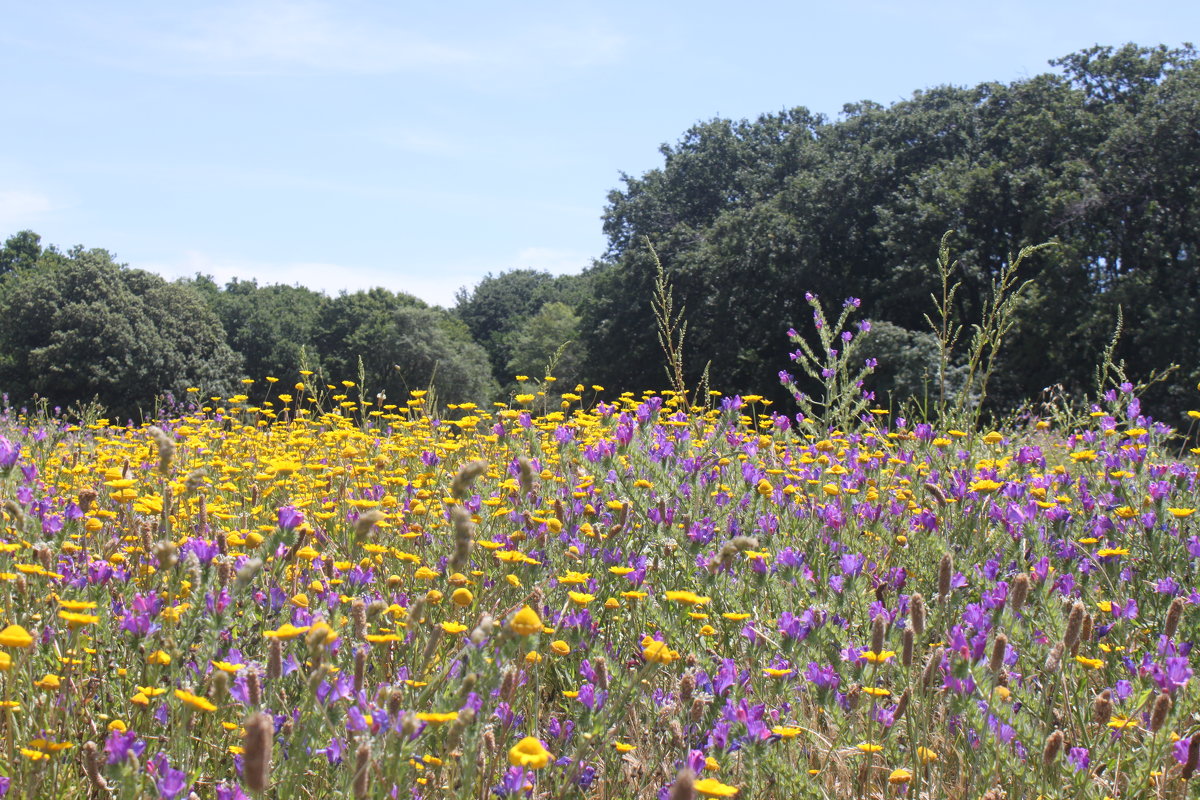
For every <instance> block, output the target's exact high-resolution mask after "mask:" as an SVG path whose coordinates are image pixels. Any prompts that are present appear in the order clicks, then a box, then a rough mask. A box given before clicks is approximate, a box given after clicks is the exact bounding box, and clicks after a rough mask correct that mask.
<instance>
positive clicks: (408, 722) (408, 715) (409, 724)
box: [400, 711, 417, 739]
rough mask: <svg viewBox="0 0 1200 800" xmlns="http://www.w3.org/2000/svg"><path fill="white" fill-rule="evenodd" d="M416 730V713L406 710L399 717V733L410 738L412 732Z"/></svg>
mask: <svg viewBox="0 0 1200 800" xmlns="http://www.w3.org/2000/svg"><path fill="white" fill-rule="evenodd" d="M416 732H417V714H416V712H415V711H406V712H404V716H403V717H401V719H400V735H401V736H403V737H404V738H405V739H411V738H412V737H413V734H415V733H416Z"/></svg>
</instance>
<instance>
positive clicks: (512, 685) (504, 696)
mask: <svg viewBox="0 0 1200 800" xmlns="http://www.w3.org/2000/svg"><path fill="white" fill-rule="evenodd" d="M516 688H517V670H516V669H515V668H513V667H506V668H505V670H504V674H503V675H502V676H501V678H500V702H502V703H507V702H508V701H509V700H510V699H511V698H512V695H513V692H514V691H515V690H516Z"/></svg>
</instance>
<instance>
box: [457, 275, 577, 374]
mask: <svg viewBox="0 0 1200 800" xmlns="http://www.w3.org/2000/svg"><path fill="white" fill-rule="evenodd" d="M584 283H585V282H584V280H583V279H581V278H580V277H579V276H572V275H563V276H558V277H555V276H553V275H551V274H550V273H548V272H537V271H535V270H531V269H516V270H510V271H507V272H501V273H500V274H499V275H495V276H493V275H492V274H491V273H489V274H488V275H487V276H486V277H485V278H484V279H483V280H482V281H480V282H479V284H478V285H477V286H475V288H474V289H472V290H471V291H467V290H466V289H460V290H459V292H458V294H457V296H456V300H457V302H456V304H455V306H454V313H455V314H456V315H457V316H458V317H459V318H460V319H461V320H462V321H463V322H464V323H465V324H466V326H467V330H468V331H470V333H471V336H472V337H473V338H474V339H475V341H476V342H478V343H479V344H480V345H482V346H483V348H484V349H485V350H487V353H488V359H489V361H490V363H491V365H492V376H493V377H494V378H495V380H496V382H497V383H499V384H500V385H502V386H508V385H510V384H511V381H512V378H513V375H514V374H516V373H514V372H513V371H512V369H511V368H510V367H509V363H510V362H513V361H515V362H517V363H519V364H522V365H525V366H522V367H521V371H522V372H526V371H529V372H539V371H540V370H541V369H542V367H543V366H544V361H543V362H542V364H539V365H538V366H537V369H533V368H532V367H530V366H529V365H530V364H531V362H536V361H537V360H538V359H539V358H543V357H544V345H545V344H547V343H546V342H544V341H531V340H530V338H529V335H527V334H525V333H522V329H525V328H527V326H528V325H529V324H530V321H531V320H532V319H533V317H534V316H535V315H536V314H537V313H538V312H539V311H540V310H541V309H542V307H543V306H544V305H545V304H547V303H554V302H556V303H563V304H566V305H567V306H570V307H572V308H574V307H575V306H577V305H578V303H579V302H580V299H581V298H582V296H583V294H584V292H585V291H586V289H585V286H584ZM550 313H551V314H552V315H555V316H558V317H560V321H561V311H559V312H553V311H552V312H550ZM537 324H538V325H539V326H540V325H544V324H545V320H544V321H543V322H540V323H537ZM530 335H532V336H533V338H534V339H536V338H537V334H530ZM563 341H565V340H560V341H558V342H555V343H554V347H555V348H557V347H558V346H559V345H560V344H562V342H563ZM530 345H533V346H534V348H535V349H534V350H533V351H524V352H522V351H520V350H519V349H518V348H519V347H521V346H530ZM581 351H582V348H579V347H576V357H579V353H580V352H581Z"/></svg>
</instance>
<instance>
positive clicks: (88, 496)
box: [76, 489, 99, 514]
mask: <svg viewBox="0 0 1200 800" xmlns="http://www.w3.org/2000/svg"><path fill="white" fill-rule="evenodd" d="M98 496H99V495H97V494H96V492H95V491H94V490H92V489H84V490H83V491H82V492H80V493H79V498H78V500H77V501H76V502H77V503H78V505H79V512H80V513H81V514H86V513H87V512H89V511H91V510H92V503H94V502H96V498H97V497H98Z"/></svg>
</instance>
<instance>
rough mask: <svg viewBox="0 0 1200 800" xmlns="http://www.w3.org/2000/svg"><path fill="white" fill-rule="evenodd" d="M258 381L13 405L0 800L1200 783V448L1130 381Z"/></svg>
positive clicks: (607, 794) (982, 792)
mask: <svg viewBox="0 0 1200 800" xmlns="http://www.w3.org/2000/svg"><path fill="white" fill-rule="evenodd" d="M269 380H271V381H272V383H271V384H270V387H269V388H270V389H271V390H272V393H271V394H270V395H269V398H270V399H269V400H268V401H266V402H260V403H257V404H251V403H250V401H249V400H248V398H247V397H244V396H240V397H232V398H226V399H217V398H213V399H212V400H210V401H207V402H205V401H203V400H201V399H200V395H199V393H193V394H191V395H189V396H190V397H192V398H195V402H194V404H193V405H192V406H191V408H190V409H188V410H186V411H183V412H180V413H178V414H175V415H172V416H170V417H167V416H164V417H163V418H161V419H159V420H158V421H157V424H156V425H154V426H150V425H142V426H120V425H112V424H110V423H109V422H108V421H105V420H98V421H92V422H87V423H81V424H78V425H71V424H68V423H66V422H63V421H60V420H57V419H55V418H54V417H53V415H50V416H47V415H44V414H43V415H33V416H30V417H22V416H19V415H16V414H15V413H14V414H11V415H9V416H6V417H5V418H4V419H3V420H2V421H0V432H2V433H3V434H4V438H3V439H0V486H2V489H0V500H2V501H3V515H4V520H3V524H4V529H3V533H2V534H0V687H2V695H3V696H2V698H0V748H2V752H3V755H2V756H0V776H2V777H0V795H4V794H5V792H7V796H8V797H10V798H13V797H21V798H33V797H38V798H42V797H76V798H84V797H90V798H107V797H114V798H141V797H162V798H183V797H189V796H195V797H199V798H220V799H221V800H229V799H230V798H242V797H278V798H323V797H334V796H337V797H354V798H366V797H380V798H382V797H389V798H400V797H402V798H410V797H423V798H438V797H459V798H484V797H491V796H500V797H536V798H565V797H583V798H613V799H616V798H630V799H632V798H654V797H661V798H667V797H670V798H675V799H676V800H685V799H686V798H693V797H706V796H707V797H728V796H733V795H735V794H736V795H738V796H741V797H772V798H776V797H777V798H801V797H850V796H853V797H879V798H885V797H931V798H938V797H948V798H979V797H987V798H993V799H994V798H1001V797H1009V798H1034V797H1038V796H1042V797H1046V798H1097V799H1099V798H1104V797H1112V798H1126V797H1186V796H1195V793H1196V791H1197V788H1196V787H1197V786H1200V778H1197V777H1196V776H1195V774H1194V773H1195V772H1196V768H1197V761H1198V758H1200V691H1198V689H1197V681H1196V680H1194V679H1193V661H1194V657H1193V655H1192V645H1193V642H1194V641H1195V640H1196V639H1197V638H1198V637H1200V611H1198V610H1197V604H1198V603H1200V587H1198V583H1200V582H1198V580H1197V568H1198V565H1200V530H1198V526H1197V523H1196V520H1197V519H1200V517H1197V516H1196V515H1195V510H1196V508H1197V506H1200V489H1198V486H1197V477H1198V463H1200V462H1198V459H1197V453H1200V451H1198V450H1192V451H1190V452H1188V451H1186V450H1184V451H1182V452H1180V451H1179V449H1178V445H1177V444H1172V443H1171V440H1169V439H1168V434H1169V431H1168V430H1167V429H1166V428H1165V427H1164V426H1161V425H1158V424H1156V423H1154V422H1153V421H1151V420H1148V419H1145V418H1143V417H1142V416H1141V413H1140V409H1139V407H1138V403H1137V401H1136V399H1134V398H1133V397H1132V395H1131V394H1130V393H1128V392H1127V391H1121V390H1114V391H1113V392H1111V393H1110V394H1109V395H1108V397H1107V398H1106V399H1107V403H1106V405H1103V406H1102V407H1097V408H1096V409H1095V411H1094V413H1093V414H1092V416H1091V417H1090V418H1088V420H1089V422H1088V425H1087V426H1085V427H1084V428H1083V429H1079V430H1059V429H1055V427H1054V426H1052V425H1051V424H1050V423H1048V422H1045V421H1042V422H1039V421H1037V420H1036V419H1033V420H1030V421H1029V422H1028V424H1027V425H1024V426H1022V427H1020V428H1014V429H1011V430H1006V431H1004V432H995V431H991V432H987V431H958V430H935V429H933V428H931V427H930V426H929V425H926V424H912V423H909V422H906V421H905V420H903V419H899V418H895V417H893V416H891V415H888V414H886V413H882V412H878V413H874V414H870V415H867V416H866V417H865V419H866V421H865V422H864V423H863V424H862V425H860V426H859V427H857V428H856V429H854V430H853V431H852V432H845V433H843V432H839V431H836V430H835V431H817V430H813V429H812V428H811V427H810V426H807V425H805V424H803V423H799V422H797V420H796V419H795V418H789V416H787V415H784V414H780V413H776V410H775V409H774V408H773V407H771V406H770V405H769V404H768V403H767V402H765V401H763V400H762V398H758V397H750V396H744V397H724V398H722V397H719V396H715V397H712V398H711V406H708V407H688V406H687V404H686V402H685V401H684V400H683V399H682V397H681V396H679V395H674V394H672V393H669V392H668V393H661V394H647V395H643V396H634V395H623V396H620V397H610V398H607V399H606V397H605V394H604V392H603V390H602V389H601V388H600V387H588V388H585V387H582V386H579V387H574V391H568V392H565V393H562V394H557V393H555V392H556V391H562V390H561V388H560V389H557V390H554V391H551V390H553V387H554V385H553V384H552V383H539V384H533V385H530V386H529V390H528V393H527V394H520V395H517V396H516V398H515V399H514V402H513V403H512V404H511V406H497V407H494V408H490V409H484V408H478V407H475V406H473V405H470V404H466V405H457V406H456V405H450V406H449V407H448V408H446V409H444V410H443V411H442V413H440V414H438V413H436V412H435V408H434V405H433V404H432V403H431V402H430V398H428V397H427V396H424V393H422V392H413V393H412V396H411V397H410V398H406V402H402V403H400V404H395V405H393V404H385V402H386V401H385V400H384V399H383V398H380V399H378V400H375V399H366V398H363V397H361V396H360V395H359V393H358V387H356V386H354V385H353V384H352V383H350V382H346V383H345V384H343V385H341V386H337V387H336V388H335V387H332V386H330V387H326V386H324V385H323V384H322V385H321V386H320V387H317V388H319V391H317V390H315V389H314V387H313V386H311V385H306V384H305V383H304V382H303V381H310V380H311V378H310V377H308V376H301V381H302V382H301V383H296V384H295V385H294V386H292V385H286V384H284V383H275V382H274V379H269ZM285 385H286V388H284V387H285ZM281 389H282V390H283V391H279V390H281ZM1197 416H1200V415H1197ZM1171 448H1174V449H1171Z"/></svg>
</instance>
